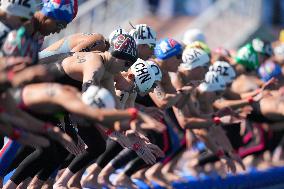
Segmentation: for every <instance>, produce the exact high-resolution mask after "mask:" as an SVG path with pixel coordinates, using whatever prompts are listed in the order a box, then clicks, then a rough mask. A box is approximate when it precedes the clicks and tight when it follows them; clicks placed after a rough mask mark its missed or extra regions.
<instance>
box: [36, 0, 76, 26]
mask: <svg viewBox="0 0 284 189" xmlns="http://www.w3.org/2000/svg"><path fill="white" fill-rule="evenodd" d="M77 11H78V0H43V7H42V9H41V13H43V14H44V15H45V16H48V17H50V18H53V19H54V20H61V21H65V22H67V23H70V22H71V21H72V20H73V19H74V18H75V17H76V15H77Z"/></svg>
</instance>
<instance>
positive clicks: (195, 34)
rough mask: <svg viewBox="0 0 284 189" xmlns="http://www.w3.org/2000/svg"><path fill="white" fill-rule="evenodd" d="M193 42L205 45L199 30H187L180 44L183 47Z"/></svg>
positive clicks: (203, 37)
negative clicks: (182, 44)
mask: <svg viewBox="0 0 284 189" xmlns="http://www.w3.org/2000/svg"><path fill="white" fill-rule="evenodd" d="M194 41H201V42H203V43H205V41H206V40H205V36H204V34H203V32H202V31H201V30H200V29H189V30H187V31H186V32H185V33H184V35H183V39H182V42H183V43H184V44H185V45H190V44H191V43H193V42H194Z"/></svg>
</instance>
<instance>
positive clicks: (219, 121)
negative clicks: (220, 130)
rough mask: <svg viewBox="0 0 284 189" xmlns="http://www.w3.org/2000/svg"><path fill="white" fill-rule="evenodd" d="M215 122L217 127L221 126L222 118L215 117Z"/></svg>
mask: <svg viewBox="0 0 284 189" xmlns="http://www.w3.org/2000/svg"><path fill="white" fill-rule="evenodd" d="M213 122H214V123H215V124H216V125H219V124H220V123H221V119H220V117H218V116H215V117H213Z"/></svg>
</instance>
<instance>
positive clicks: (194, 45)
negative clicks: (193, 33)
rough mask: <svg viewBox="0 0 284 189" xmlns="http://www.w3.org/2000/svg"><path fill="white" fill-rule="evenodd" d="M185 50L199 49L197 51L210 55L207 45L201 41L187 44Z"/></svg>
mask: <svg viewBox="0 0 284 189" xmlns="http://www.w3.org/2000/svg"><path fill="white" fill-rule="evenodd" d="M187 48H199V49H202V50H204V51H205V52H206V53H208V54H210V53H211V50H210V48H209V47H208V45H206V44H205V43H203V42H201V41H194V42H193V43H191V44H189V45H187V46H186V47H185V49H187Z"/></svg>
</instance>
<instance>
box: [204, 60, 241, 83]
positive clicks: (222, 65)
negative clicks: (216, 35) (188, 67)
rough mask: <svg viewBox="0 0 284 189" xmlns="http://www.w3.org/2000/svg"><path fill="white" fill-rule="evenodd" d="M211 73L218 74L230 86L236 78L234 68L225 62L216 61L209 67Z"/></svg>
mask: <svg viewBox="0 0 284 189" xmlns="http://www.w3.org/2000/svg"><path fill="white" fill-rule="evenodd" d="M209 71H210V72H217V73H218V74H219V75H220V76H221V77H222V78H223V80H224V81H225V83H226V84H230V83H232V82H233V80H234V79H235V77H236V72H235V70H234V68H233V67H232V66H231V65H230V64H229V63H228V62H225V61H216V62H214V64H213V65H211V66H210V67H209Z"/></svg>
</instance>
